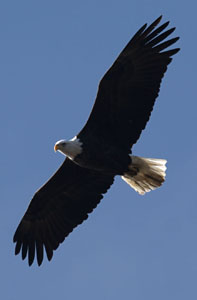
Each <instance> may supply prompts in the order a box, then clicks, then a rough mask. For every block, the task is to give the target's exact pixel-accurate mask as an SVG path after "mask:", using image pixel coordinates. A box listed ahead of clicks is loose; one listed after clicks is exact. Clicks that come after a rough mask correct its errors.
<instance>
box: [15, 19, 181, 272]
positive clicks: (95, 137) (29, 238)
mask: <svg viewBox="0 0 197 300" xmlns="http://www.w3.org/2000/svg"><path fill="white" fill-rule="evenodd" d="M160 20H161V16H160V17H159V18H158V19H157V20H155V21H154V22H153V23H152V24H151V25H150V26H149V27H147V24H145V25H144V26H142V27H141V28H140V29H139V30H138V31H137V33H136V34H135V35H134V36H133V38H132V39H131V40H130V42H129V43H128V44H127V45H126V47H125V48H124V49H123V51H122V52H121V53H120V55H119V56H118V58H117V59H116V61H115V62H114V63H113V65H112V66H111V68H110V69H109V70H108V71H107V72H106V74H105V75H104V77H103V78H102V80H101V81H100V84H99V88H98V93H97V97H96V101H95V103H94V106H93V109H92V112H91V114H90V116H89V119H88V121H87V123H86V124H85V126H84V128H83V129H82V130H81V131H80V133H79V134H78V135H76V137H74V138H73V139H72V140H69V141H66V140H60V141H58V142H57V143H56V144H55V147H54V149H55V151H57V150H58V151H60V152H61V153H63V154H64V155H66V156H67V157H66V159H65V161H64V162H63V164H62V165H61V167H60V168H59V169H58V170H57V172H56V173H55V174H54V175H53V176H52V177H51V178H50V179H49V180H48V181H47V182H46V183H45V184H44V185H43V186H42V187H41V188H40V189H39V190H38V191H37V192H36V193H35V195H34V196H33V199H32V200H31V202H30V204H29V207H28V209H27V211H26V213H25V215H24V216H23V218H22V220H21V222H20V224H19V226H18V228H17V230H16V232H15V234H14V238H13V240H14V242H15V243H16V248H15V254H16V255H17V254H19V252H21V253H22V259H25V258H26V257H28V263H29V265H32V263H33V261H34V258H35V254H36V256H37V263H38V265H39V266H40V265H41V263H42V261H43V256H44V249H45V251H46V255H47V258H48V260H49V261H50V260H51V259H52V256H53V251H54V250H56V249H57V248H58V246H59V244H60V243H62V242H63V241H64V239H65V238H66V237H67V236H68V235H69V233H70V232H72V231H73V229H74V228H75V227H76V226H77V225H79V224H81V223H82V222H83V221H84V220H86V219H87V218H88V214H89V213H91V212H92V211H93V209H94V208H95V207H96V206H97V204H98V203H99V202H100V200H101V199H102V198H103V194H105V193H106V192H107V190H108V189H109V188H110V186H111V185H112V184H113V181H114V177H115V176H116V175H119V176H121V177H122V179H123V180H124V181H125V182H126V183H128V184H129V185H130V186H131V187H132V188H133V189H134V190H135V191H137V192H138V193H139V194H141V195H143V194H144V193H146V192H149V191H150V190H154V189H155V188H157V187H159V186H161V184H162V183H163V182H164V180H165V170H166V167H165V164H166V160H163V159H150V158H149V159H147V158H142V157H138V156H134V155H131V148H132V146H133V145H134V144H135V143H136V142H137V140H138V138H139V137H140V134H141V132H142V130H143V129H144V128H145V126H146V123H147V122H148V120H149V118H150V114H151V111H152V109H153V105H154V102H155V100H156V98H157V96H158V94H159V89H160V84H161V80H162V78H163V76H164V73H165V72H166V70H167V66H168V64H169V63H170V62H171V61H172V56H173V55H174V54H176V53H177V52H178V51H179V50H180V49H179V48H176V49H170V50H166V48H168V47H169V46H171V45H172V44H174V43H175V42H176V41H177V40H178V39H179V38H178V37H175V38H172V39H168V40H167V41H164V39H165V38H167V37H168V36H169V35H170V34H171V33H172V32H173V31H174V30H175V28H171V29H168V30H166V31H165V30H164V29H166V27H167V26H168V24H169V22H166V23H164V24H163V25H161V26H160V27H158V26H157V25H158V23H159V22H160Z"/></svg>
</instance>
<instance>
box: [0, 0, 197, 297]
mask: <svg viewBox="0 0 197 300" xmlns="http://www.w3.org/2000/svg"><path fill="white" fill-rule="evenodd" d="M196 10H197V6H196V2H195V1H179V0H174V1H172V0H170V1H169V0H166V1H160V0H159V1H158V0H152V1H148V0H142V1H139V0H138V1H137V0H134V1H133V0H132V1H131V0H121V1H116V0H110V1H107V0H99V1H94V0H91V1H90V0H84V1H79V0H78V1H77V0H75V1H50V0H47V1H43V0H39V1H36V0H34V1H26V0H24V1H21V0H18V1H9V0H7V1H1V3H0V42H1V46H0V103H1V106H0V123H1V124H0V134H1V135H0V136H1V147H0V153H1V155H0V176H1V177H0V178H1V180H0V185H1V189H0V191H1V192H0V193H1V202H0V207H1V208H0V220H1V226H0V237H1V254H0V278H1V288H0V297H1V299H4V300H17V299H22V300H23V299H28V300H33V299H48V300H50V299H69V300H74V299H87V300H89V299H91V300H92V299H94V300H101V299H102V300H110V299H113V300H120V299H125V300H126V299H134V300H144V299H147V300H149V299H151V300H166V299H168V300H175V299H179V300H185V299H190V300H196V299H197V284H196V283H197V197H196V173H197V159H196V155H197V153H196V146H197V141H196V129H197V126H196V110H197V104H196V67H197V64H196V48H197V30H196V24H197V21H196ZM160 14H163V22H164V21H168V20H170V21H171V26H176V27H177V29H176V33H175V34H173V36H177V35H178V36H180V37H181V39H180V41H179V42H178V43H177V46H178V47H181V52H179V53H178V54H177V55H176V56H175V57H174V60H173V63H172V64H171V65H170V67H169V69H168V72H167V74H166V76H165V79H164V80H163V83H162V88H161V91H160V97H159V98H158V101H157V103H156V105H155V108H154V112H153V114H152V118H151V120H150V122H149V123H148V126H147V128H146V130H145V131H144V132H143V134H142V135H141V139H140V141H139V142H138V144H137V145H136V146H135V147H134V149H133V153H134V154H137V155H141V156H145V157H157V158H166V159H167V160H168V170H167V180H166V183H165V184H164V185H163V187H162V188H160V189H158V190H157V191H154V192H151V193H148V194H147V195H146V196H143V197H142V196H139V195H138V194H137V193H136V192H135V191H133V190H132V189H131V188H130V187H129V186H128V185H127V184H126V183H125V182H123V181H122V180H121V179H119V178H117V179H116V181H115V184H114V185H113V186H112V188H111V189H110V191H109V192H108V193H107V194H106V195H105V197H104V199H103V200H102V202H101V204H100V205H99V206H98V207H97V209H96V210H95V211H94V212H93V213H92V214H91V215H90V217H89V219H88V220H87V221H86V222H84V223H83V225H81V226H80V227H78V228H77V229H75V230H74V232H73V233H72V234H71V235H70V236H69V237H68V238H67V239H66V240H65V242H64V243H63V244H62V245H61V246H60V247H59V248H58V250H57V251H56V252H55V253H54V257H53V260H52V261H51V262H50V263H49V262H48V261H47V260H46V259H45V261H44V263H43V265H42V266H41V267H40V268H39V267H38V266H37V264H34V265H33V266H32V267H31V268H29V267H28V265H27V261H22V260H21V258H20V257H19V256H17V257H15V256H14V244H13V243H12V237H13V234H14V231H15V229H16V227H17V225H18V223H19V221H20V219H21V217H22V216H23V214H24V212H25V210H26V208H27V206H28V204H29V202H30V200H31V197H32V196H33V194H34V192H35V190H36V189H38V188H39V187H40V186H41V185H42V184H43V183H44V182H45V181H46V180H47V179H48V178H49V177H50V176H51V175H52V173H53V172H54V171H55V170H56V169H57V168H58V166H59V165H60V164H61V163H62V161H63V159H64V158H63V156H62V155H61V154H60V153H54V151H53V146H54V143H55V142H56V141H57V140H59V139H62V138H66V139H70V138H72V137H73V136H74V135H75V134H77V133H78V132H79V130H80V129H81V128H82V126H83V124H84V123H85V121H86V120H87V118H88V115H89V113H90V110H91V107H92V105H93V102H94V99H95V96H96V92H97V86H98V82H99V80H100V79H101V77H102V76H103V75H104V73H105V72H106V71H107V69H108V68H109V67H110V65H111V64H112V63H113V61H114V60H115V58H116V57H117V55H118V54H119V52H120V51H121V50H122V49H123V47H124V46H125V44H126V43H127V42H128V41H129V39H130V38H131V37H132V35H133V34H134V33H135V32H136V31H137V30H138V29H139V27H141V26H142V25H143V24H144V23H146V22H148V23H149V24H150V23H151V22H152V21H153V20H154V19H156V18H157V17H158V16H159V15H160ZM120 138H121V137H120Z"/></svg>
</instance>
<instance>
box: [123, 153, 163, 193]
mask: <svg viewBox="0 0 197 300" xmlns="http://www.w3.org/2000/svg"><path fill="white" fill-rule="evenodd" d="M131 159H132V164H131V165H130V166H129V171H128V172H126V173H125V174H124V176H122V179H123V180H124V181H126V183H128V184H129V185H130V186H131V187H132V188H133V189H134V190H135V191H136V192H138V193H139V194H140V195H144V194H145V193H146V192H150V191H151V190H154V189H156V188H158V187H159V186H161V185H162V183H163V182H164V181H165V176H166V173H165V170H166V166H165V165H166V163H167V160H165V159H157V158H144V157H139V156H134V155H131Z"/></svg>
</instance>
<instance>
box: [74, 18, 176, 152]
mask: <svg viewBox="0 0 197 300" xmlns="http://www.w3.org/2000/svg"><path fill="white" fill-rule="evenodd" d="M160 20H161V17H159V18H158V19H157V20H156V21H155V22H153V23H152V24H151V25H150V26H149V27H148V28H147V29H146V26H147V25H146V24H145V25H144V26H143V27H142V28H141V29H140V30H139V31H138V32H137V33H136V34H135V35H134V37H133V38H132V39H131V41H130V42H129V43H128V45H127V46H126V47H125V48H124V50H123V51H122V52H121V53H120V55H119V56H118V58H117V59H116V61H115V62H114V64H113V65H112V67H111V68H110V69H109V70H108V71H107V73H106V74H105V75H104V77H103V79H102V80H101V82H100V84H99V89H98V94H97V98H96V101H95V104H94V107H93V109H92V112H91V114H90V117H89V119H88V121H87V123H86V125H85V127H84V128H83V129H82V131H81V132H80V133H79V135H78V136H79V138H80V137H82V136H87V135H94V136H96V137H97V138H98V139H99V137H101V138H102V139H103V140H104V139H105V140H108V141H109V140H110V139H111V143H115V144H116V146H117V144H118V146H119V147H121V148H122V149H124V150H125V151H126V152H127V153H128V152H130V148H131V147H132V145H133V144H134V143H136V141H137V140H138V138H139V136H140V134H141V132H142V130H143V129H144V128H145V126H146V123H147V122H148V120H149V117H150V114H151V111H152V109H153V105H154V102H155V99H156V98H157V96H158V93H159V89H160V84H161V79H162V77H163V76H164V73H165V72H166V70H167V66H168V64H169V63H170V62H171V60H172V58H171V57H172V56H173V55H174V54H175V53H177V52H178V51H179V49H178V48H177V49H173V50H168V51H163V50H165V49H166V48H168V47H169V46H171V45H172V44H174V43H175V42H176V41H177V40H178V39H179V38H172V39H170V40H167V41H165V42H163V40H164V39H165V38H166V37H168V36H169V35H170V34H171V33H172V32H173V31H174V30H175V28H172V29H169V30H167V31H164V29H165V28H166V27H167V26H168V24H169V22H166V23H165V24H163V25H161V26H160V27H158V28H156V29H155V27H156V26H157V25H158V23H159V22H160Z"/></svg>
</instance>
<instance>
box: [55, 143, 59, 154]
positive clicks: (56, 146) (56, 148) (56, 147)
mask: <svg viewBox="0 0 197 300" xmlns="http://www.w3.org/2000/svg"><path fill="white" fill-rule="evenodd" d="M58 149H59V147H58V145H57V144H55V146H54V151H55V152H56V151H57V150H58Z"/></svg>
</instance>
